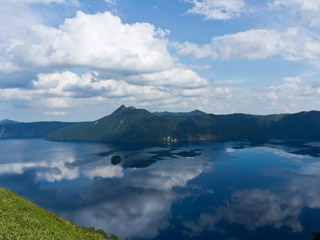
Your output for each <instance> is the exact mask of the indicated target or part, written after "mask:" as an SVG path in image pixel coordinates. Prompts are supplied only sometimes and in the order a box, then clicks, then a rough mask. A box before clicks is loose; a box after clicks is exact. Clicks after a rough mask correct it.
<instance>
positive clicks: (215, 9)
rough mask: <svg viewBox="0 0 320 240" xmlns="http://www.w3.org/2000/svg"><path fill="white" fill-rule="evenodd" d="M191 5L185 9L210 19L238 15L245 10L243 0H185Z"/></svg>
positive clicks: (222, 18) (221, 18) (223, 18)
mask: <svg viewBox="0 0 320 240" xmlns="http://www.w3.org/2000/svg"><path fill="white" fill-rule="evenodd" d="M187 2H190V3H192V4H193V7H192V8H191V9H189V10H188V11H187V13H190V14H198V15H201V16H204V18H205V19H210V20H227V19H232V18H236V17H239V16H240V15H241V14H242V13H243V12H244V11H245V3H244V1H243V0H223V1H221V0H202V1H198V0H187Z"/></svg>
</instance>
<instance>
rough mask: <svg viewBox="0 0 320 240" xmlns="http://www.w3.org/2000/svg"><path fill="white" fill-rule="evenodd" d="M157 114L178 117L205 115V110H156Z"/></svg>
mask: <svg viewBox="0 0 320 240" xmlns="http://www.w3.org/2000/svg"><path fill="white" fill-rule="evenodd" d="M154 114H155V115H157V116H176V117H190V116H199V115H205V114H206V113H205V112H202V111H199V110H194V111H192V112H167V111H165V112H154Z"/></svg>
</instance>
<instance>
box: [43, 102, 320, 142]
mask: <svg viewBox="0 0 320 240" xmlns="http://www.w3.org/2000/svg"><path fill="white" fill-rule="evenodd" d="M269 138H304V139H306V138H320V112H316V111H312V112H301V113H296V114H274V115H266V116H259V115H250V114H240V113H239V114H229V115H214V114H206V113H203V112H199V111H194V112H191V113H176V114H174V113H168V112H164V113H150V112H148V111H147V110H144V109H136V108H134V107H125V106H121V107H120V108H118V109H117V110H116V111H115V112H113V113H112V114H111V115H109V116H106V117H104V118H101V119H99V120H97V121H94V122H87V123H80V124H77V125H73V126H70V127H66V128H62V129H60V130H58V131H56V132H54V133H52V134H50V135H49V136H48V137H47V139H48V140H53V141H97V142H162V141H169V142H177V141H182V142H183V141H209V140H217V139H219V140H244V139H249V140H254V139H269ZM164 139H165V140H164Z"/></svg>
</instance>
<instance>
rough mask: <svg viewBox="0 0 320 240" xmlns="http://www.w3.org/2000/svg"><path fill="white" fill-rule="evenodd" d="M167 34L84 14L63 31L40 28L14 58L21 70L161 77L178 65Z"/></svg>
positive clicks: (62, 27) (14, 51)
mask: <svg viewBox="0 0 320 240" xmlns="http://www.w3.org/2000/svg"><path fill="white" fill-rule="evenodd" d="M164 36H165V31H163V30H161V29H155V27H154V26H153V25H151V24H148V23H134V24H125V23H122V22H121V19H120V18H119V17H117V16H114V15H112V14H111V13H110V12H105V13H97V14H95V15H89V14H85V13H83V12H78V13H77V15H76V16H75V17H74V18H70V19H66V20H65V21H64V23H63V24H62V25H60V26H59V27H58V28H54V27H47V26H44V25H34V26H32V27H31V28H30V31H29V32H28V35H27V37H26V39H24V40H22V41H20V42H19V44H17V45H16V46H15V47H13V48H12V49H10V50H8V51H7V52H8V54H9V55H11V56H12V58H15V59H17V61H18V62H19V65H21V66H25V67H26V66H30V65H31V66H37V67H47V66H63V65H70V66H82V67H90V68H93V69H100V70H109V71H125V72H137V73H139V72H140V73H141V72H156V71H161V70H165V69H168V68H171V67H172V66H173V64H174V62H175V60H174V59H173V58H172V57H171V55H170V54H169V52H168V50H167V41H166V40H165V39H164Z"/></svg>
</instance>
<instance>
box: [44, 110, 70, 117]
mask: <svg viewBox="0 0 320 240" xmlns="http://www.w3.org/2000/svg"><path fill="white" fill-rule="evenodd" d="M44 114H45V115H50V116H65V115H67V114H68V113H66V112H64V111H51V112H44Z"/></svg>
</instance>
